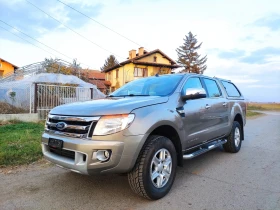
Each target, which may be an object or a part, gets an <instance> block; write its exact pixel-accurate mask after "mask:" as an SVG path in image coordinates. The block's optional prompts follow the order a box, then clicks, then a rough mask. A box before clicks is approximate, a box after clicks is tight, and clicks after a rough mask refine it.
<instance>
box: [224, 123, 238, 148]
mask: <svg viewBox="0 0 280 210" xmlns="http://www.w3.org/2000/svg"><path fill="white" fill-rule="evenodd" d="M241 143H242V141H241V126H240V124H239V122H237V121H234V122H233V124H232V129H231V132H230V134H229V136H228V138H227V143H225V144H223V147H224V150H225V151H226V152H231V153H237V152H238V151H239V150H240V148H241Z"/></svg>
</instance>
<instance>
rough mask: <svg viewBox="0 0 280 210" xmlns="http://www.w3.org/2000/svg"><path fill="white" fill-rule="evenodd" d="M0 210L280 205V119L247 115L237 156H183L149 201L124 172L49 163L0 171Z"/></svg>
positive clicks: (217, 152) (218, 151)
mask: <svg viewBox="0 0 280 210" xmlns="http://www.w3.org/2000/svg"><path fill="white" fill-rule="evenodd" d="M0 180H1V182H0V209H9V210H10V209H36V210H37V209H127V210H128V209H246V210H247V209H255V210H257V209H275V210H276V209H280V117H279V115H278V114H277V113H276V114H275V113H270V112H267V113H266V115H264V116H261V117H258V118H256V119H249V120H248V121H247V125H246V127H245V141H243V144H242V148H241V150H240V152H239V153H237V154H229V153H225V152H223V151H222V149H221V148H218V149H216V150H213V151H210V152H208V153H206V154H204V155H201V156H199V157H197V158H195V159H193V160H185V161H184V167H183V168H180V167H178V174H177V177H176V180H175V182H174V185H173V187H172V189H171V191H170V193H169V194H168V195H167V196H166V197H164V198H163V199H161V200H158V201H148V200H145V199H143V198H141V197H138V196H137V195H135V194H134V193H133V192H132V191H131V190H130V187H129V185H128V181H127V177H126V176H125V175H103V176H93V177H89V176H84V175H80V174H76V173H73V172H69V171H66V170H64V169H61V168H58V167H56V166H53V165H51V164H48V163H44V162H43V163H37V164H34V165H30V166H28V167H20V168H19V169H16V170H11V171H9V173H3V169H2V173H0Z"/></svg>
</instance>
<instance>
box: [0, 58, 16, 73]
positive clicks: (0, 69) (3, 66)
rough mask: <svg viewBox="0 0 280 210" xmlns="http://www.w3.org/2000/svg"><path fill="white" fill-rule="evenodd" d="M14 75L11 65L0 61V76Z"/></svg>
mask: <svg viewBox="0 0 280 210" xmlns="http://www.w3.org/2000/svg"><path fill="white" fill-rule="evenodd" d="M13 73H14V67H13V65H11V64H9V63H7V62H4V61H0V76H1V77H4V76H7V75H10V74H13Z"/></svg>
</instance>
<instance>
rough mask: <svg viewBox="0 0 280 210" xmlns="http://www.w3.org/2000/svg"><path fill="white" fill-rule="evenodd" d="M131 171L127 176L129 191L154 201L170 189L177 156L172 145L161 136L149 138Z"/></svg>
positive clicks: (174, 173)
mask: <svg viewBox="0 0 280 210" xmlns="http://www.w3.org/2000/svg"><path fill="white" fill-rule="evenodd" d="M147 142H148V143H147V144H146V145H145V146H144V147H143V149H142V151H141V152H140V155H139V157H138V159H137V161H136V164H135V166H134V168H133V170H132V171H131V172H130V173H129V174H128V181H129V185H130V187H131V189H132V190H133V191H134V192H135V193H137V194H138V195H140V196H143V197H145V198H148V199H152V200H156V199H160V198H162V197H164V196H165V195H166V194H167V193H168V192H169V190H170V189H171V187H172V184H173V182H174V179H175V175H176V167H177V154H176V150H175V147H174V145H173V143H172V142H171V141H170V140H169V139H168V138H166V137H163V136H150V137H149V139H148V140H147Z"/></svg>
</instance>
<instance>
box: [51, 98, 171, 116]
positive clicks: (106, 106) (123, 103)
mask: <svg viewBox="0 0 280 210" xmlns="http://www.w3.org/2000/svg"><path fill="white" fill-rule="evenodd" d="M167 101H168V96H165V97H160V96H128V97H124V98H108V99H99V100H93V101H85V102H76V103H71V104H65V105H61V106H57V107H55V108H53V109H52V110H51V111H50V114H55V115H72V116H99V115H113V114H128V113H130V112H131V111H132V110H134V109H137V108H141V107H144V106H150V105H155V104H161V103H166V102H167Z"/></svg>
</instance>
